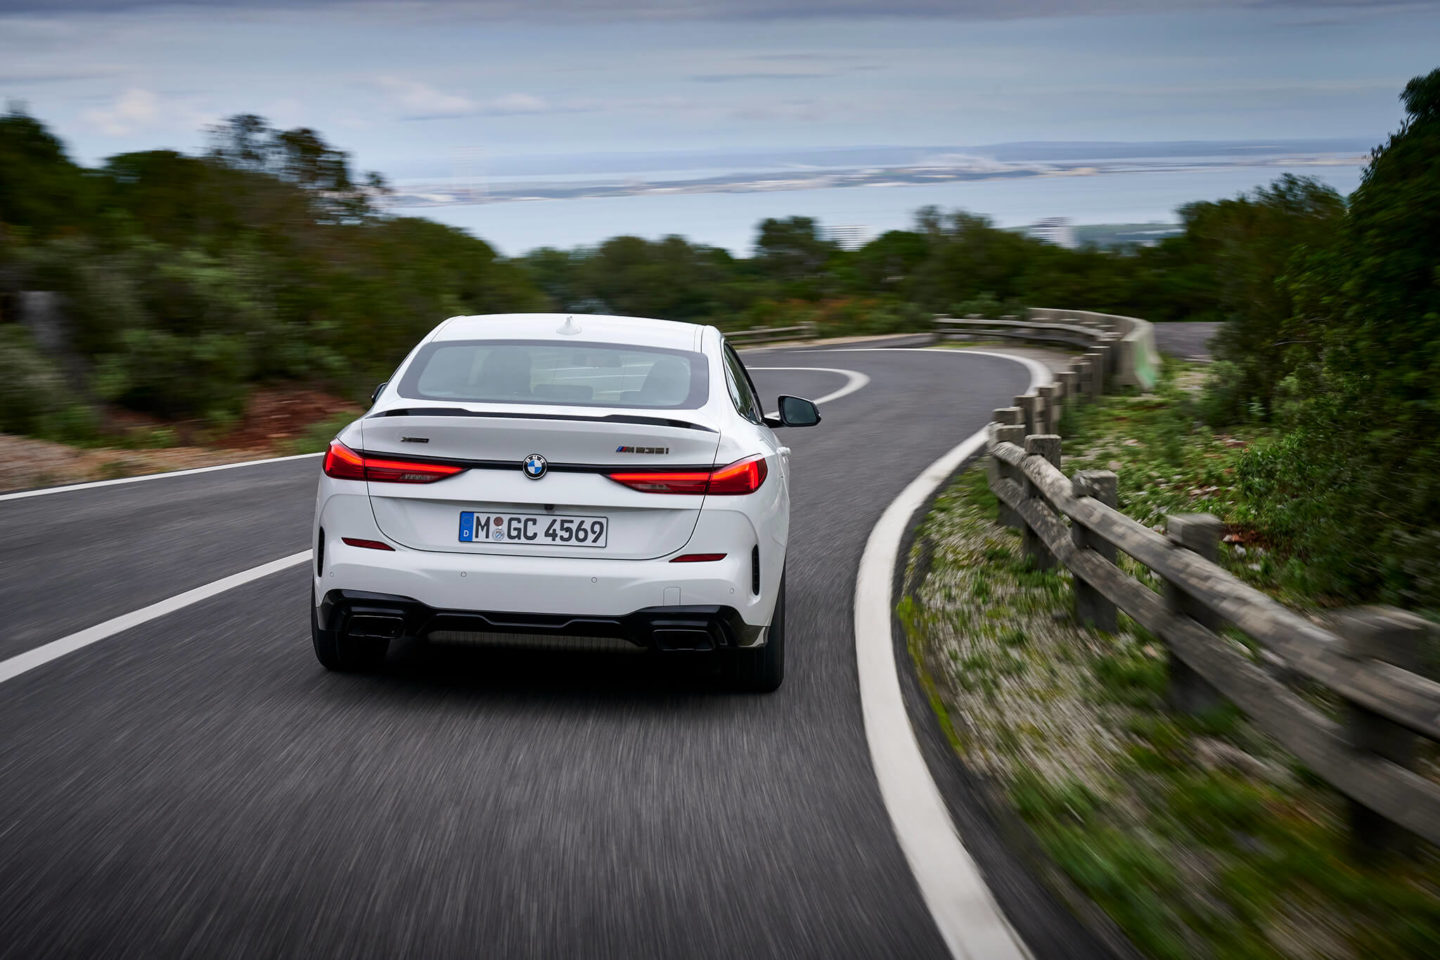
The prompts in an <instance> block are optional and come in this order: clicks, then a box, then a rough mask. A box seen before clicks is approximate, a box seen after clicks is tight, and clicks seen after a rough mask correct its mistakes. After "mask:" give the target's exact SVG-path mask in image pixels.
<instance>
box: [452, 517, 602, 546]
mask: <svg viewBox="0 0 1440 960" xmlns="http://www.w3.org/2000/svg"><path fill="white" fill-rule="evenodd" d="M609 532H610V520H609V518H607V517H581V516H574V515H569V514H567V515H556V514H553V513H506V512H500V513H495V512H492V511H483V510H462V511H460V542H461V543H507V544H515V545H517V546H538V545H543V546H547V547H550V546H556V547H592V548H593V547H604V546H605V539H606V537H607V536H608V534H609Z"/></svg>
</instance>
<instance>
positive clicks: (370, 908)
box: [0, 349, 1028, 960]
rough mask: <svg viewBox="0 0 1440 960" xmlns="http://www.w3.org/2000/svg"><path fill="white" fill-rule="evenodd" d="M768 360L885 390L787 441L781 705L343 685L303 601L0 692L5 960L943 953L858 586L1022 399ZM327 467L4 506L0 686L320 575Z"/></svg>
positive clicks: (523, 674) (425, 669) (1017, 373)
mask: <svg viewBox="0 0 1440 960" xmlns="http://www.w3.org/2000/svg"><path fill="white" fill-rule="evenodd" d="M747 360H748V362H749V363H750V364H751V366H752V367H757V368H763V367H767V366H815V367H843V368H847V369H852V370H858V371H861V372H863V373H866V374H868V375H869V377H870V378H871V379H870V383H869V385H868V386H867V387H865V388H864V389H862V390H860V391H858V392H856V393H853V394H850V395H849V396H846V397H843V398H841V399H838V400H836V401H834V402H833V403H831V404H827V405H826V406H825V407H824V408H823V414H824V417H825V422H824V423H823V424H821V425H820V426H819V427H816V428H814V429H810V430H795V431H789V432H788V436H787V437H786V439H787V441H788V442H789V443H790V444H791V445H792V447H793V448H794V457H793V463H794V482H795V490H796V500H795V503H794V507H793V518H794V527H793V535H792V537H793V538H792V543H791V548H790V559H789V565H788V591H789V603H790V606H789V610H788V631H789V636H788V637H787V658H788V664H787V678H786V681H785V685H784V686H783V687H782V688H781V689H780V690H779V691H778V692H777V693H775V694H772V695H768V696H764V695H745V694H737V693H732V692H728V691H726V690H725V689H724V688H723V687H721V686H719V685H718V684H717V683H716V682H715V678H714V677H713V676H712V675H710V672H709V668H708V664H707V663H706V662H697V661H689V660H672V659H664V658H656V659H650V658H643V657H641V658H635V657H623V656H621V657H614V656H611V657H604V656H598V655H592V656H582V655H576V654H566V655H563V656H560V655H556V654H542V653H529V652H514V651H488V650H474V649H454V648H427V647H423V646H418V645H417V646H407V647H402V648H400V649H397V650H395V651H393V652H392V655H391V662H390V664H389V665H388V669H387V671H386V672H385V673H383V674H381V675H378V676H369V677H357V676H342V675H335V674H329V673H326V672H325V671H324V670H323V669H321V667H320V666H319V664H317V663H316V662H315V659H314V656H313V654H312V653H311V650H310V642H309V636H308V626H307V614H306V597H307V589H308V584H307V580H306V572H305V570H304V568H303V567H299V566H297V567H294V568H291V569H289V570H286V571H284V572H282V573H279V574H275V575H273V576H270V577H266V578H264V579H261V580H257V581H255V582H253V583H250V584H247V585H245V586H243V587H240V588H237V589H234V590H230V591H227V592H225V593H222V594H220V595H218V596H215V597H213V598H211V599H209V600H206V601H203V602H201V603H199V604H196V605H194V606H190V607H188V608H186V609H183V610H180V611H178V612H175V613H172V614H169V615H167V616H164V617H161V618H159V619H157V620H154V621H152V622H150V623H147V624H145V625H143V626H140V627H137V628H135V629H132V630H129V631H127V632H124V633H120V634H117V635H115V636H113V637H110V638H108V639H106V640H104V641H101V642H100V643H97V644H95V645H93V646H90V647H86V648H85V649H83V650H79V651H77V652H75V653H72V654H70V655H67V656H65V657H62V658H60V659H58V660H55V661H53V662H51V663H48V664H46V665H44V666H41V667H39V668H37V669H34V670H31V671H29V672H27V673H24V674H22V675H20V676H18V677H15V678H13V679H11V680H9V681H7V682H4V683H0V731H3V734H0V957H3V958H17V960H18V958H25V960H33V958H44V957H134V958H156V957H180V956H186V957H192V956H193V957H307V958H310V957H316V958H319V957H397V956H417V957H455V956H504V957H520V956H535V957H553V956H567V957H568V956H624V957H635V956H647V957H649V956H654V957H737V956H744V957H827V958H834V957H941V956H945V955H946V954H945V948H944V946H943V944H942V943H941V941H940V938H939V935H938V934H937V932H936V930H935V928H934V925H933V923H932V921H931V918H930V915H929V913H928V912H927V910H926V907H925V905H924V903H923V902H922V900H921V897H920V894H919V891H918V889H917V887H916V885H915V881H914V880H913V878H912V877H911V875H910V873H909V870H908V868H907V866H906V863H905V860H904V857H903V856H902V854H901V852H900V849H899V847H898V845H897V842H896V840H895V836H894V833H893V831H892V829H891V825H890V822H889V819H888V817H887V814H886V811H885V808H884V806H883V805H882V802H881V799H880V794H879V790H878V788H877V785H876V783H875V780H874V775H873V773H872V770H871V765H870V759H869V755H868V753H867V747H866V741H865V734H864V730H863V727H862V722H861V716H860V710H859V702H858V688H857V679H856V666H855V655H854V637H853V623H852V616H853V612H852V603H853V588H854V579H855V573H856V566H857V563H858V561H859V557H860V553H861V550H862V548H863V546H864V543H865V539H866V537H867V535H868V534H869V531H870V528H871V526H872V525H873V524H874V522H875V520H876V519H877V518H878V517H879V515H880V513H881V511H882V510H884V508H885V506H886V505H887V504H888V503H889V502H890V500H891V499H892V498H893V497H894V496H895V495H896V494H897V493H898V492H899V491H900V490H901V489H902V488H903V487H904V486H905V485H906V484H907V483H908V482H909V481H910V480H911V479H912V478H913V477H914V476H915V475H916V474H918V473H919V472H920V471H921V470H922V469H923V468H924V467H925V466H927V465H928V464H929V463H930V462H931V461H933V460H934V459H935V458H936V457H938V456H939V455H940V454H941V453H943V452H945V451H946V450H948V449H949V448H950V447H952V446H954V445H955V444H956V443H957V442H959V440H961V439H962V438H964V437H965V436H968V435H969V434H971V433H973V432H974V431H975V430H977V429H979V428H980V427H981V426H982V425H983V424H984V423H985V421H986V420H988V414H989V411H990V410H991V409H992V408H993V407H995V406H998V405H1001V403H1002V401H1008V399H1009V398H1010V397H1011V396H1013V395H1014V394H1016V393H1019V392H1022V391H1023V389H1024V388H1025V386H1026V384H1027V383H1028V375H1027V373H1026V371H1025V369H1024V368H1023V367H1021V366H1020V365H1019V364H1016V363H1012V362H1009V361H1005V360H1000V359H995V358H987V357H980V356H963V355H958V354H957V353H956V352H954V351H945V352H936V353H921V352H909V351H906V352H885V351H867V352H839V351H834V350H813V349H812V350H805V349H797V350H786V351H764V352H757V353H753V354H748V355H747ZM755 379H756V380H757V382H758V385H759V386H760V388H761V391H762V393H763V394H764V395H765V396H766V397H767V398H773V397H774V396H775V395H777V394H779V393H781V392H785V393H795V394H799V395H809V396H818V395H823V394H825V393H828V392H831V391H833V390H837V389H839V388H840V387H841V386H843V384H844V382H845V378H844V377H842V376H839V375H836V374H832V373H820V372H814V373H807V372H793V371H783V372H782V371H774V372H767V371H765V370H757V371H756V372H755ZM317 470H318V462H317V461H316V460H300V461H291V462H287V463H275V464H260V465H255V466H248V467H242V468H237V469H232V470H225V471H218V472H215V473H208V474H198V475H192V476H188V477H171V478H162V479H155V480H149V481H145V482H140V483H133V484H128V485H121V486H113V487H98V488H93V489H89V490H80V491H73V492H65V493H57V494H54V495H49V496H41V497H35V498H30V499H22V500H10V501H0V530H3V531H4V536H3V537H0V564H3V569H4V571H5V574H4V578H3V581H0V609H3V610H4V611H5V616H4V618H3V620H0V660H3V659H4V658H7V657H11V656H14V655H15V654H17V653H20V652H22V651H25V650H28V649H31V648H33V647H35V646H37V645H39V644H41V643H44V642H47V641H49V640H54V639H56V638H58V637H61V636H64V635H66V634H68V633H71V632H73V631H75V630H77V629H80V628H83V627H87V626H90V625H93V624H96V623H99V622H101V621H103V620H106V619H107V618H110V617H113V616H116V615H118V614H122V613H126V612H128V611H132V610H135V609H137V608H139V607H141V606H144V605H146V604H148V603H151V602H154V601H156V600H160V599H162V598H164V597H168V596H172V595H174V594H177V593H180V592H181V591H183V590H186V589H189V588H192V587H197V586H200V585H202V584H206V583H209V582H211V581H214V580H216V579H217V578H219V577H223V576H226V575H228V574H232V573H236V572H239V571H241V570H244V569H246V568H249V567H252V566H255V565H257V564H259V563H263V562H265V561H268V560H274V559H277V558H279V557H282V556H285V555H287V554H292V553H295V552H297V551H301V550H304V549H305V548H306V547H307V546H308V537H309V529H310V515H311V510H312V499H313V496H314V482H315V479H314V478H315V475H316V471H317Z"/></svg>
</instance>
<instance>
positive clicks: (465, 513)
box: [460, 510, 475, 543]
mask: <svg viewBox="0 0 1440 960" xmlns="http://www.w3.org/2000/svg"><path fill="white" fill-rule="evenodd" d="M474 540H475V511H473V510H461V511H460V542H461V543H472V542H474Z"/></svg>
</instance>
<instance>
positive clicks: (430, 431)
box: [312, 314, 868, 626]
mask: <svg viewBox="0 0 1440 960" xmlns="http://www.w3.org/2000/svg"><path fill="white" fill-rule="evenodd" d="M506 339H514V340H547V341H551V340H553V341H554V342H556V343H559V344H564V345H570V344H577V343H587V342H594V343H607V344H616V343H619V344H633V345H635V346H638V347H651V348H654V347H660V348H668V349H679V350H686V351H690V352H697V353H701V354H703V355H704V356H705V357H706V359H707V363H708V373H709V384H710V386H709V393H708V396H707V397H706V398H705V399H704V401H703V402H702V403H700V405H699V406H698V407H697V408H695V409H674V410H672V409H668V408H667V409H646V408H634V407H597V406H594V405H590V404H587V405H583V406H582V405H578V404H577V405H567V404H565V403H563V402H558V401H551V402H545V403H523V404H516V403H509V404H503V405H493V404H485V403H476V402H454V401H433V400H428V399H427V400H424V401H417V400H415V399H407V398H404V397H402V396H400V388H401V386H402V384H403V383H404V380H405V374H406V371H407V369H408V368H409V366H410V364H411V363H412V362H413V361H414V359H415V356H416V352H418V351H419V350H420V349H421V348H422V347H424V346H425V345H426V344H428V343H431V342H434V341H451V340H506ZM833 372H836V373H839V374H841V375H843V376H845V377H846V378H847V383H846V386H845V387H844V388H842V389H841V390H839V391H836V392H835V393H833V394H832V395H831V396H830V397H828V398H824V399H835V398H837V397H839V396H843V395H845V394H847V393H851V392H853V391H855V390H858V389H860V388H861V387H862V386H864V384H865V382H867V380H868V378H866V377H865V375H864V374H861V373H858V372H856V371H851V370H835V371H833ZM422 403H423V406H424V407H426V408H447V407H448V408H455V409H463V410H466V411H469V412H479V413H504V414H506V415H507V418H505V419H493V418H492V419H479V418H469V419H467V418H464V417H454V416H450V417H415V416H408V415H407V416H405V417H403V418H401V417H396V418H377V419H365V420H362V421H359V422H358V423H357V424H353V425H351V426H350V427H347V428H346V429H345V430H343V431H341V434H340V438H341V440H342V441H343V442H345V443H346V444H347V445H349V446H351V447H352V448H354V449H357V450H358V449H366V450H379V451H384V452H385V455H387V456H395V457H404V456H405V455H406V454H407V453H411V454H412V455H421V454H423V453H426V452H429V451H428V450H427V449H426V448H420V447H417V448H416V449H415V450H414V451H413V453H412V451H410V450H409V448H407V447H403V446H402V445H401V442H400V437H401V434H402V433H403V434H406V435H409V434H410V433H412V432H415V433H419V432H421V431H422V430H423V431H424V433H425V434H426V435H427V436H431V437H432V440H431V446H434V447H436V448H437V451H436V452H437V453H438V452H439V449H438V448H443V449H444V450H446V451H452V452H449V453H444V454H443V455H444V456H455V457H462V458H468V459H494V460H499V461H505V462H510V461H516V462H517V467H516V469H515V471H514V472H513V474H512V473H511V472H509V471H505V470H493V469H492V470H480V469H475V470H469V471H466V472H465V473H462V474H459V475H457V476H455V477H451V478H447V479H445V480H441V481H438V482H436V483H432V484H424V485H410V484H390V483H377V482H371V483H368V484H367V483H365V482H363V481H353V480H336V479H333V478H330V477H326V476H323V475H322V477H321V478H320V482H319V487H318V490H317V496H316V523H315V528H314V531H313V533H314V536H315V537H318V536H319V533H320V531H321V530H322V529H323V530H324V534H325V553H324V570H323V571H320V572H319V574H318V575H317V574H315V572H314V571H313V570H312V576H314V585H315V594H316V599H317V603H318V602H319V601H320V600H322V599H323V597H324V596H325V594H326V593H327V592H329V591H332V590H336V589H347V590H364V591H369V592H373V593H388V594H394V595H398V596H404V597H409V598H412V599H414V600H418V601H420V602H422V603H424V604H427V605H429V606H431V607H434V608H438V609H445V610H479V611H492V612H511V613H542V614H548V613H557V614H594V615H597V616H599V615H603V616H616V615H624V614H628V613H632V612H634V611H636V610H639V609H642V608H645V607H653V606H660V605H664V604H666V603H669V602H671V601H670V600H667V598H668V597H673V596H674V591H675V590H677V589H678V591H679V593H680V597H681V599H680V603H681V604H684V605H693V604H714V605H723V606H730V607H734V608H735V609H736V610H737V611H738V612H739V613H740V615H741V617H742V618H743V619H744V620H745V621H746V622H747V623H750V624H752V625H755V626H764V625H767V624H768V623H769V622H770V620H771V618H772V616H773V614H774V607H775V598H776V596H777V595H778V591H779V583H780V577H781V574H782V572H783V570H784V565H785V553H786V548H787V546H788V542H789V524H790V520H789V517H790V489H789V484H790V469H789V450H788V448H785V447H783V446H781V444H780V443H779V442H778V441H777V440H776V437H775V433H774V431H773V430H772V429H771V428H770V427H769V426H767V425H765V424H762V423H755V422H753V421H751V420H747V419H745V418H744V417H742V416H741V415H740V414H739V413H738V412H737V410H736V409H735V405H734V403H733V402H732V401H731V398H730V392H729V390H728V389H727V386H726V368H725V365H724V360H723V340H722V338H721V335H720V332H719V331H718V330H716V329H715V328H714V327H703V326H698V325H695V324H688V323H674V322H669V321H661V320H644V319H637V318H630V317H596V316H584V315H578V314H577V315H574V316H573V317H572V316H570V315H566V314H529V315H504V316H493V317H455V318H451V319H450V320H447V321H446V322H444V323H442V324H440V325H439V326H438V327H436V328H435V330H433V331H431V333H430V334H429V335H428V336H427V337H426V338H425V339H424V340H422V342H421V344H420V345H419V346H417V347H416V351H412V353H411V355H410V356H409V357H407V358H406V360H405V362H404V363H402V364H401V366H400V368H399V369H397V370H396V372H395V374H394V376H392V377H391V379H390V381H389V383H388V385H387V386H386V387H385V389H384V390H382V391H381V393H380V395H379V396H378V397H377V399H376V403H375V406H374V408H372V411H371V413H372V414H377V413H382V412H384V411H386V410H392V409H407V408H413V407H416V406H418V405H421V404H422ZM517 414H536V415H542V416H548V417H560V418H565V417H589V418H593V417H597V416H605V415H608V414H626V415H632V416H641V417H646V416H648V417H660V418H667V419H674V420H682V421H686V422H688V423H692V424H698V425H700V426H701V427H704V428H706V429H707V430H708V431H712V432H701V431H694V430H686V429H677V428H675V427H664V426H658V425H657V426H647V425H644V424H630V425H618V424H613V423H595V422H593V421H576V420H564V419H560V420H555V419H551V420H539V419H533V420H526V419H523V418H520V419H515V417H516V415H517ZM397 422H404V423H406V427H405V429H404V430H400V429H399V428H398V426H397ZM412 423H413V424H415V425H416V427H415V429H414V430H413V431H412V430H411V428H410V426H409V424H412ZM647 431H648V432H647ZM471 435H473V437H474V438H475V439H474V441H473V442H471V441H469V440H467V439H466V438H467V437H469V436H471ZM699 438H708V442H709V443H710V444H711V446H709V447H707V448H706V449H705V451H704V452H703V453H702V452H701V450H700V447H701V444H699V443H698V439H699ZM600 441H604V442H600ZM607 443H608V446H607ZM617 443H619V444H632V445H637V446H647V445H654V446H657V447H658V446H664V447H666V448H667V449H670V451H671V452H670V453H669V454H667V455H645V456H644V457H643V458H642V457H636V458H635V462H634V467H635V468H636V469H647V468H650V469H663V468H665V467H666V466H671V465H674V466H678V465H682V464H684V465H697V464H713V465H715V466H724V465H726V464H729V463H734V462H735V461H738V460H741V459H744V458H747V457H751V456H755V455H760V456H764V457H765V458H766V463H767V465H768V468H769V475H768V476H767V478H766V479H765V481H764V483H763V484H761V486H760V489H759V490H758V491H756V492H755V493H753V494H749V495H744V496H709V497H703V498H702V497H685V496H673V495H663V494H653V493H642V492H639V491H635V490H631V489H629V488H626V487H623V486H621V485H619V484H616V483H614V482H613V481H611V480H609V479H608V478H606V477H604V476H603V475H601V474H598V473H562V472H554V473H552V474H551V475H549V476H547V477H545V478H543V479H541V480H538V481H532V480H529V479H527V478H525V477H524V476H523V475H522V474H521V472H520V470H519V468H518V461H519V460H520V459H521V458H523V457H524V456H525V455H526V454H527V453H530V452H535V453H540V454H542V455H543V456H545V457H546V458H547V459H549V460H550V461H552V462H555V463H577V464H613V463H616V462H617V461H619V462H623V463H625V464H626V465H627V466H628V465H629V461H628V460H626V459H625V458H624V457H617V456H616V454H615V453H614V452H612V451H614V450H615V446H616V445H617ZM522 448H523V449H522ZM465 449H473V450H484V451H485V454H484V455H483V456H481V455H479V454H476V453H469V454H462V453H458V452H453V451H461V450H465ZM667 461H668V462H667ZM547 504H548V505H550V506H552V507H553V508H554V512H555V513H556V514H575V515H585V514H604V515H606V516H608V517H610V521H611V522H610V543H609V544H608V545H607V547H606V548H605V551H604V552H603V553H602V552H597V551H592V550H588V549H582V548H575V547H564V546H556V545H546V546H540V545H525V544H508V543H502V544H496V543H488V542H487V543H478V544H473V543H469V542H467V543H463V544H462V543H460V542H459V541H458V538H456V537H455V535H454V533H453V532H451V531H453V528H454V526H455V524H456V523H457V522H458V517H459V512H460V511H461V510H469V509H475V508H477V507H480V508H482V509H483V507H484V506H485V505H492V506H493V507H494V509H495V511H496V512H497V513H504V512H540V511H542V510H543V508H544V506H545V505H547ZM343 537H352V538H354V537H358V538H363V539H368V540H379V541H382V542H385V543H388V544H390V545H391V546H393V547H394V548H395V549H394V550H393V551H379V550H369V549H364V548H355V547H349V546H346V545H345V544H344V543H343V542H342V539H341V538H343ZM757 544H758V545H759V547H760V556H761V563H760V571H761V590H760V594H759V596H758V597H757V596H755V595H754V594H753V593H752V592H751V583H750V553H751V548H752V547H753V546H755V545H757ZM682 553H724V554H726V558H725V560H723V561H718V562H709V563H687V564H671V563H670V562H669V561H670V560H671V559H672V558H674V557H675V556H678V555H680V554H682Z"/></svg>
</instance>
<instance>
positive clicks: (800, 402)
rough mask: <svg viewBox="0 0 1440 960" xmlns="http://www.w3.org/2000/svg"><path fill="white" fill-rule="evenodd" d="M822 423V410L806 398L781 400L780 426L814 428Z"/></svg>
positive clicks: (782, 398) (785, 398) (784, 398)
mask: <svg viewBox="0 0 1440 960" xmlns="http://www.w3.org/2000/svg"><path fill="white" fill-rule="evenodd" d="M819 422H820V408H819V407H817V406H815V404H813V403H811V402H810V401H809V400H806V399H805V398H804V397H781V398H780V426H782V427H813V426H815V424H817V423H819Z"/></svg>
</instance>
